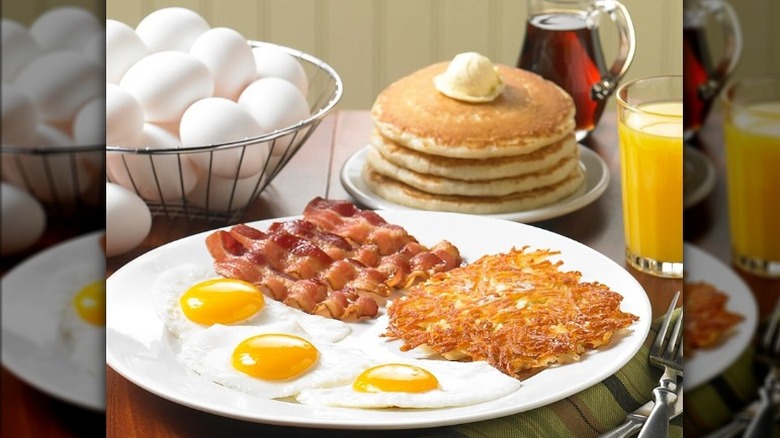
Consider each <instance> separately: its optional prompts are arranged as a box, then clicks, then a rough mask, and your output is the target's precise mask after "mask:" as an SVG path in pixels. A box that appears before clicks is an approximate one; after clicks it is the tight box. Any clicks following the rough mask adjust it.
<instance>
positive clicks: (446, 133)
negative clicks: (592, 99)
mask: <svg viewBox="0 0 780 438" xmlns="http://www.w3.org/2000/svg"><path fill="white" fill-rule="evenodd" d="M447 65H448V63H447V62H441V63H437V64H433V65H431V66H428V67H425V68H423V69H421V70H418V71H416V72H414V73H412V74H410V75H409V76H406V77H403V78H401V79H399V80H398V81H396V82H394V83H392V84H391V85H390V86H388V87H387V88H385V89H384V90H383V91H382V92H381V93H380V94H379V96H377V99H376V101H375V102H374V105H373V107H372V109H371V114H372V117H373V119H374V124H375V126H376V128H377V129H378V130H379V132H380V133H381V134H382V135H384V136H385V137H388V138H390V139H392V140H393V141H396V142H398V143H400V144H401V145H403V146H406V147H407V148H410V149H414V150H417V151H420V152H424V153H426V154H431V155H440V156H445V157H455V158H492V157H503V156H512V155H520V154H528V153H531V152H533V151H535V150H537V149H540V148H542V147H544V146H546V145H549V144H552V143H554V142H556V141H558V140H560V139H562V138H564V137H566V136H568V135H570V133H571V132H572V131H573V129H574V112H575V108H574V102H573V100H572V98H571V96H569V95H568V94H567V93H566V92H565V91H564V90H563V89H561V88H560V87H558V86H557V85H555V84H554V83H553V82H550V81H548V80H545V79H543V78H542V77H541V76H539V75H537V74H535V73H531V72H529V71H525V70H521V69H518V68H514V67H509V66H505V65H497V67H498V69H499V72H500V74H501V76H502V78H503V80H504V83H505V88H504V90H503V91H502V92H501V94H500V95H499V96H498V97H497V98H496V99H495V100H493V101H491V102H486V103H468V102H464V101H460V100H456V99H452V98H450V97H447V96H445V95H443V94H442V93H440V92H439V91H438V90H436V88H435V87H434V83H433V78H434V76H436V75H438V74H440V73H442V72H443V71H444V70H446V68H447Z"/></svg>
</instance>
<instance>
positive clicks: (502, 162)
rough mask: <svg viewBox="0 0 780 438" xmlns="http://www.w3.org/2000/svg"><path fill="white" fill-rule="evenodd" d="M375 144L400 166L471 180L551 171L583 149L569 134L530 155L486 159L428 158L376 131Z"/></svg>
mask: <svg viewBox="0 0 780 438" xmlns="http://www.w3.org/2000/svg"><path fill="white" fill-rule="evenodd" d="M371 145H373V146H374V147H375V148H376V149H377V150H378V151H379V153H381V154H382V157H383V158H384V159H385V160H387V161H389V162H391V163H393V164H395V165H396V166H398V167H402V168H405V169H409V170H411V171H414V172H417V173H424V174H428V175H438V176H443V177H446V178H453V179H461V180H468V181H475V180H486V179H496V178H505V177H509V176H518V175H525V174H529V173H533V172H538V171H540V170H543V169H547V168H549V167H550V166H552V165H553V164H555V163H558V162H559V161H561V159H563V158H564V157H567V156H570V157H577V156H578V155H579V147H578V145H577V141H576V140H575V138H574V135H569V136H567V137H565V138H564V139H562V140H559V141H557V142H555V143H553V144H550V145H548V146H544V147H542V148H541V149H537V150H535V151H533V152H531V153H529V154H523V155H515V156H511V157H496V158H484V159H469V158H452V157H441V156H437V155H428V154H424V153H422V152H418V151H415V150H413V149H409V148H407V147H404V146H401V145H400V144H398V143H396V142H394V141H392V140H390V139H389V138H387V137H384V136H383V135H381V134H379V132H378V131H376V130H375V131H374V132H373V134H372V135H371Z"/></svg>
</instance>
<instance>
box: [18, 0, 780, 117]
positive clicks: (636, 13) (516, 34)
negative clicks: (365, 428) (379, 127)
mask: <svg viewBox="0 0 780 438" xmlns="http://www.w3.org/2000/svg"><path fill="white" fill-rule="evenodd" d="M51 1H54V0H31V1H29V2H20V3H25V4H30V5H32V4H38V5H39V6H40V5H44V4H48V2H51ZM74 1H80V2H86V1H89V0H74ZM93 1H94V0H93ZM622 1H623V3H624V4H625V5H626V7H627V8H628V9H629V12H630V13H631V15H632V17H633V18H634V25H635V28H636V35H637V44H638V45H637V52H636V56H635V58H634V63H633V64H632V66H631V68H630V69H629V71H628V74H627V77H626V80H630V79H633V78H636V77H640V76H648V75H652V74H661V73H680V72H681V71H682V60H681V59H679V58H680V55H679V54H680V53H681V52H680V50H681V49H680V41H681V35H682V29H681V26H682V20H681V17H680V15H679V13H678V11H680V10H681V4H682V0H657V1H655V2H648V1H646V0H622ZM731 2H732V4H734V6H735V7H737V8H738V11H739V13H740V15H744V18H743V23H755V24H756V25H754V26H750V25H748V24H745V25H744V26H743V27H744V28H745V32H746V47H745V48H746V50H745V59H743V64H745V65H743V66H741V69H742V70H744V71H767V70H768V69H775V70H776V71H777V70H780V57H778V56H775V54H774V53H773V52H771V47H770V43H773V42H774V43H775V44H774V47H777V46H778V45H780V32H779V31H776V30H775V29H774V28H773V27H768V29H771V30H772V32H771V34H770V35H765V36H763V38H762V39H761V40H759V41H756V38H758V34H759V33H763V32H766V31H767V28H763V26H764V24H765V23H771V15H772V14H767V13H766V11H767V8H771V9H772V11H773V12H774V14H777V13H780V11H778V10H780V6H778V5H775V0H752V1H751V2H738V1H737V0H731ZM5 3H6V2H3V4H4V8H5ZM526 3H527V2H526V1H525V0H483V1H474V0H370V1H367V0H219V1H217V0H131V1H127V0H107V2H106V8H107V9H106V12H107V16H108V17H109V18H114V19H117V20H120V21H124V22H125V23H128V24H129V25H131V26H135V25H137V24H138V21H140V20H141V18H143V17H144V16H145V15H146V14H148V13H149V12H152V11H153V10H156V9H159V8H162V7H167V6H182V7H187V8H190V9H193V10H195V11H197V12H198V13H201V14H203V15H204V17H205V18H206V19H207V20H209V22H210V23H211V24H212V26H228V27H233V28H235V29H236V30H238V31H240V32H241V33H242V34H244V35H245V36H246V37H247V38H249V39H257V40H261V41H270V42H274V43H278V44H283V45H286V46H290V47H294V48H296V49H299V50H302V51H304V52H308V53H311V54H313V55H315V56H317V57H319V58H321V59H323V60H324V61H325V62H327V63H329V64H331V65H332V66H333V67H334V68H335V69H336V70H337V71H338V72H339V74H340V75H341V76H342V79H343V80H344V97H343V99H342V101H341V103H340V104H339V108H342V109H367V108H370V106H371V104H372V103H373V101H374V99H375V98H376V94H377V93H378V92H379V91H381V89H382V88H384V87H385V86H387V85H388V84H389V83H391V82H393V81H395V80H396V79H398V78H400V77H402V76H404V75H407V74H409V73H411V72H412V71H414V70H417V69H419V68H421V67H424V66H426V65H428V64H431V63H433V62H438V61H445V60H448V59H451V58H452V57H453V56H454V55H456V54H458V53H460V52H465V51H477V52H480V53H483V54H485V55H487V56H489V57H490V58H491V59H492V60H493V61H495V62H501V63H505V64H509V65H514V64H515V63H516V62H517V57H518V55H519V54H520V49H521V47H522V43H523V39H524V35H525V22H526V17H527V10H526ZM745 3H750V4H749V5H745ZM755 10H757V11H755ZM759 24H761V25H760V26H759ZM600 36H601V38H602V43H603V45H604V47H605V57H606V58H607V61H608V62H611V61H612V59H614V52H615V51H616V50H617V38H616V32H615V30H614V26H612V24H611V23H609V22H608V18H607V17H604V18H603V19H602V23H601V26H600Z"/></svg>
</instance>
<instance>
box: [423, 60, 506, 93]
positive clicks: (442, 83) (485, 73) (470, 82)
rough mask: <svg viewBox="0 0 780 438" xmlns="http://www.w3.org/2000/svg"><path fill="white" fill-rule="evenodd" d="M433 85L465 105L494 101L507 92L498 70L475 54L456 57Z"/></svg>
mask: <svg viewBox="0 0 780 438" xmlns="http://www.w3.org/2000/svg"><path fill="white" fill-rule="evenodd" d="M433 83H434V85H435V86H436V89H437V90H438V91H439V92H440V93H442V94H444V95H445V96H448V97H451V98H453V99H457V100H462V101H465V102H490V101H492V100H493V99H495V98H496V97H498V95H499V94H501V91H503V89H504V81H503V79H502V78H501V74H500V73H499V72H498V68H497V67H495V66H493V63H492V62H491V61H490V59H488V58H487V57H485V56H483V55H480V54H479V53H475V52H466V53H461V54H459V55H457V56H455V58H453V59H452V61H450V64H449V65H448V66H447V70H446V71H445V72H444V73H442V74H440V75H437V76H436V77H434V78H433Z"/></svg>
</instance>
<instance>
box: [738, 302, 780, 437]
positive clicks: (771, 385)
mask: <svg viewBox="0 0 780 438" xmlns="http://www.w3.org/2000/svg"><path fill="white" fill-rule="evenodd" d="M756 359H757V360H759V361H761V362H764V363H766V364H767V365H769V373H768V374H767V376H766V379H765V380H764V384H763V385H762V386H761V388H759V389H758V396H759V399H758V401H759V405H758V409H757V410H756V414H755V415H754V416H753V419H752V420H751V421H750V423H749V424H748V426H747V429H746V430H745V435H744V436H745V438H759V437H767V436H771V435H772V423H773V422H774V419H775V416H776V415H777V410H778V404H777V402H776V401H775V397H774V396H775V394H777V393H778V392H780V299H779V300H778V301H777V304H775V308H774V310H773V311H772V314H771V315H770V316H769V322H768V323H767V326H766V328H765V329H764V335H763V336H762V338H761V343H760V344H759V346H758V350H757V351H756Z"/></svg>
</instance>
